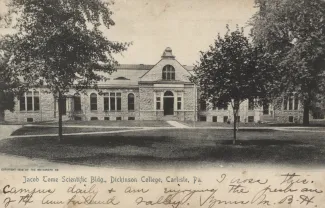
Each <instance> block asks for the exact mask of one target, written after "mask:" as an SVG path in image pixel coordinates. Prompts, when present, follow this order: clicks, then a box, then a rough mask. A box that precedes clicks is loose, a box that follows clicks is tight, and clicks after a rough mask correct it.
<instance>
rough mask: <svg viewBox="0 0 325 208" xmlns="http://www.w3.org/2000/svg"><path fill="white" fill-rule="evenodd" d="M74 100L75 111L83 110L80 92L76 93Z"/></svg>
mask: <svg viewBox="0 0 325 208" xmlns="http://www.w3.org/2000/svg"><path fill="white" fill-rule="evenodd" d="M73 101H74V110H75V111H81V98H80V95H79V94H78V93H76V94H75V95H74V97H73Z"/></svg>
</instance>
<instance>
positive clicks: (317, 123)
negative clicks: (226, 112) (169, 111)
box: [179, 120, 325, 128]
mask: <svg viewBox="0 0 325 208" xmlns="http://www.w3.org/2000/svg"><path fill="white" fill-rule="evenodd" d="M179 122H180V123H183V124H185V125H187V126H191V127H194V126H195V127H231V128H232V127H233V126H234V124H233V123H230V124H228V123H222V122H205V121H196V122H194V121H179ZM270 126H271V127H293V126H299V127H302V126H303V125H302V124H296V123H273V124H268V123H253V122H252V123H243V122H240V123H239V127H270ZM310 126H311V127H325V120H311V121H310Z"/></svg>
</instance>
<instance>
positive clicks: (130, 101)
mask: <svg viewBox="0 0 325 208" xmlns="http://www.w3.org/2000/svg"><path fill="white" fill-rule="evenodd" d="M128 110H129V111H134V94H133V93H130V94H128Z"/></svg>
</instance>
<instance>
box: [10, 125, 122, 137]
mask: <svg viewBox="0 0 325 208" xmlns="http://www.w3.org/2000/svg"><path fill="white" fill-rule="evenodd" d="M124 129H125V128H86V127H85V128H76V127H69V128H65V127H63V134H70V133H81V132H108V131H116V130H124ZM58 131H59V128H58V127H49V126H43V127H38V126H36V127H34V126H25V127H22V128H20V129H18V130H16V131H14V132H13V133H12V134H11V135H12V136H18V135H42V134H57V133H58Z"/></svg>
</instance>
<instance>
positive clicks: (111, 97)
mask: <svg viewBox="0 0 325 208" xmlns="http://www.w3.org/2000/svg"><path fill="white" fill-rule="evenodd" d="M103 97H104V99H103V102H104V111H108V112H116V111H121V110H122V93H121V92H105V93H104V95H103Z"/></svg>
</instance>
